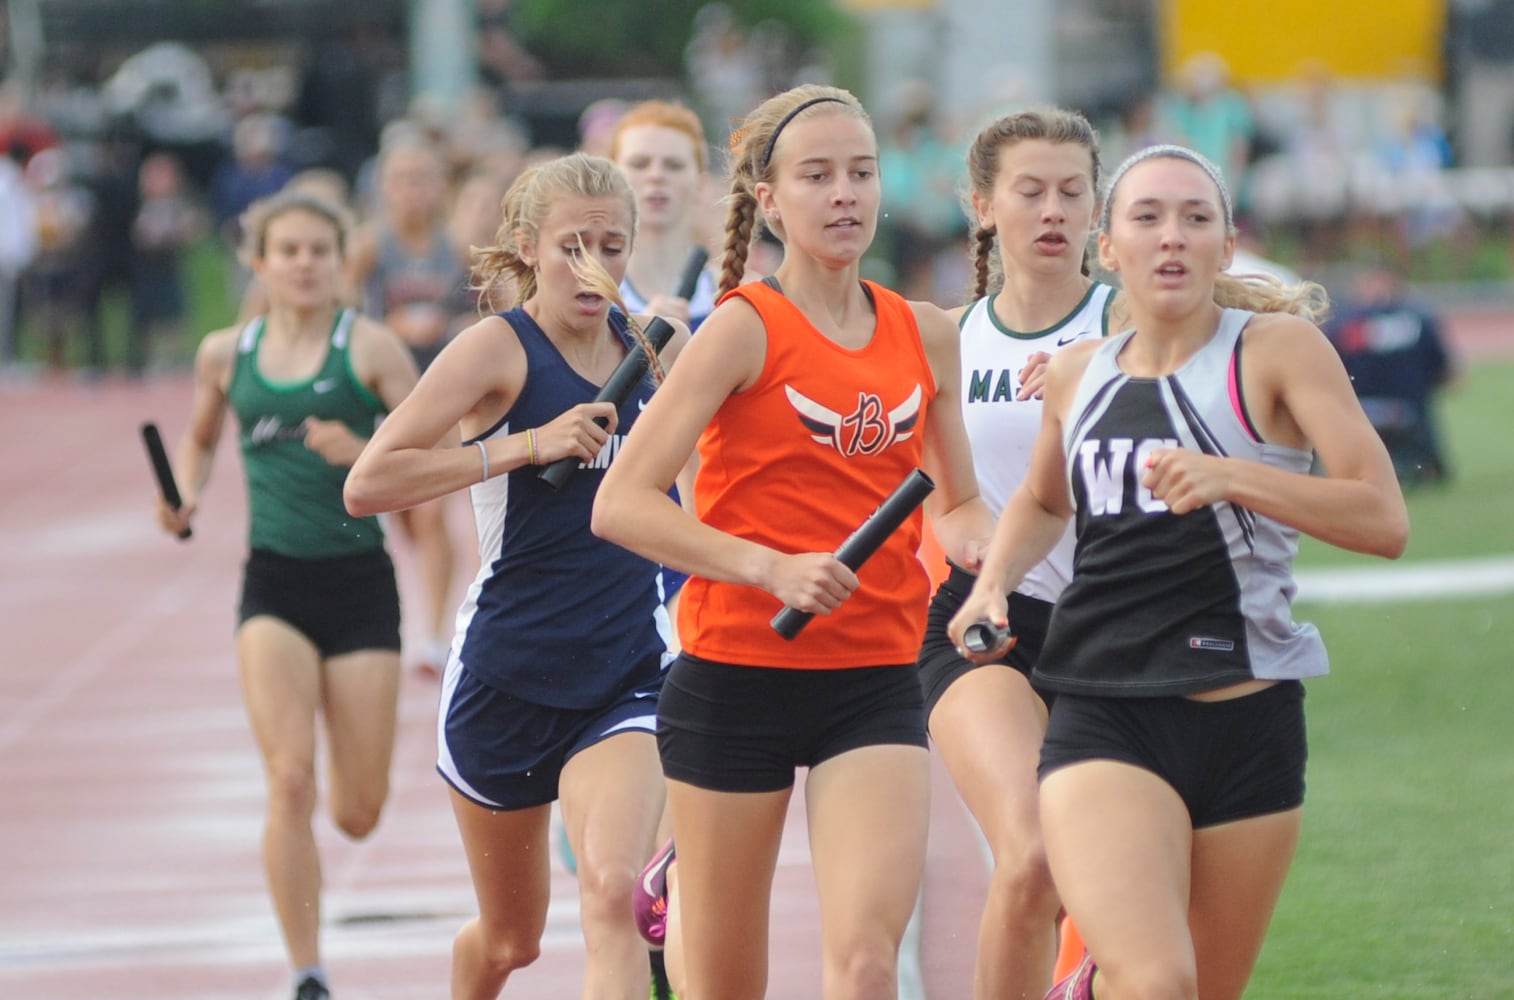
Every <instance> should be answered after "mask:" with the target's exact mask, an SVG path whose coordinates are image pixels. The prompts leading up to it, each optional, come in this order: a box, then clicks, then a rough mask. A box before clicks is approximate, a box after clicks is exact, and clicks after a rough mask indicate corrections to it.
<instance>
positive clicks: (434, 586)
mask: <svg viewBox="0 0 1514 1000" xmlns="http://www.w3.org/2000/svg"><path fill="white" fill-rule="evenodd" d="M444 153H445V149H444V148H443V147H442V146H440V145H438V144H437V143H436V142H435V141H434V140H433V139H432V138H431V134H430V133H428V132H426V131H424V130H422V131H421V132H413V131H400V132H396V133H394V134H393V135H392V136H391V137H390V138H389V139H388V140H386V144H385V145H384V147H383V148H382V149H381V150H380V151H379V156H378V168H377V185H378V191H377V193H378V206H377V212H376V214H375V217H374V218H372V219H371V220H369V221H368V222H367V223H365V224H364V225H363V226H362V227H361V228H360V229H359V230H358V231H357V233H356V234H355V235H354V238H353V244H352V252H351V253H350V254H349V255H348V260H349V261H350V279H349V280H350V281H351V285H352V287H353V289H355V290H356V291H357V292H358V294H359V295H360V296H361V301H362V310H363V312H364V313H365V314H366V315H368V316H371V317H373V318H374V319H377V320H379V321H381V322H382V323H383V324H384V325H385V326H387V327H389V329H391V330H393V331H394V332H395V333H397V334H399V336H400V339H401V340H403V341H404V342H405V343H406V344H407V345H408V346H409V347H410V352H411V354H413V355H414V357H415V362H416V367H417V368H418V369H420V370H421V371H422V372H424V371H425V370H426V368H427V367H428V366H429V365H430V363H431V362H432V361H433V360H435V358H436V356H437V355H438V354H440V353H441V351H442V349H443V348H444V347H446V345H447V344H448V342H450V341H451V339H452V338H453V337H454V336H456V335H457V333H459V332H460V331H461V330H462V328H463V327H465V326H467V325H469V324H471V323H473V322H475V321H476V320H477V319H478V311H477V299H476V297H475V296H474V295H472V294H471V293H470V292H469V290H468V274H467V265H466V262H465V261H464V259H463V258H462V256H461V255H460V254H459V253H458V251H457V247H456V245H455V244H454V242H453V239H452V235H451V233H450V232H449V231H448V226H447V223H448V218H447V194H448V186H449V185H448V181H449V177H448V171H447V163H446V161H445V160H444V158H443V157H444ZM456 499H457V498H456V497H455V496H441V497H438V498H437V499H435V500H431V501H428V502H426V503H423V504H419V505H417V506H414V507H411V508H409V509H408V510H404V511H401V512H400V513H398V514H396V515H395V523H396V524H397V525H398V526H399V528H400V530H401V532H402V534H403V535H404V537H405V538H406V539H407V540H408V541H409V542H410V543H411V544H412V545H414V546H415V551H416V555H417V557H418V566H417V569H418V571H419V573H420V577H421V590H422V593H421V600H422V605H421V608H420V613H419V614H417V615H413V616H410V617H411V619H412V620H411V621H410V622H408V623H407V625H408V627H407V629H406V631H407V633H409V635H408V636H407V643H406V653H405V659H406V661H407V663H408V664H409V665H410V666H412V667H414V668H416V669H419V670H421V671H423V672H425V673H428V674H432V675H435V676H440V675H441V670H442V668H443V667H444V666H446V663H447V650H448V647H449V646H450V645H451V643H452V619H453V616H454V615H455V614H456V613H457V604H456V602H455V601H454V600H453V599H452V582H453V577H454V570H455V568H456V564H457V554H456V550H455V547H454V545H453V541H452V536H451V532H450V530H449V529H448V526H447V515H446V512H447V507H448V505H449V504H450V503H451V502H452V501H454V500H456Z"/></svg>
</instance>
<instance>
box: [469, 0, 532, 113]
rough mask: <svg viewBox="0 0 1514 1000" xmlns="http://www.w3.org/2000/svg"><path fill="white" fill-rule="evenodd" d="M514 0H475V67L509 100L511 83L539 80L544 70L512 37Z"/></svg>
mask: <svg viewBox="0 0 1514 1000" xmlns="http://www.w3.org/2000/svg"><path fill="white" fill-rule="evenodd" d="M514 8H515V0H478V70H479V74H480V75H481V76H482V77H483V79H484V82H485V83H487V84H488V85H490V86H491V87H492V88H494V89H495V90H496V91H498V93H499V94H500V96H501V97H504V98H505V99H506V105H507V106H508V103H509V96H510V87H511V84H514V83H519V82H521V81H523V80H540V79H542V78H543V77H544V76H545V75H546V73H545V71H544V70H543V69H542V65H541V62H540V61H539V60H537V58H536V57H535V56H533V55H532V54H531V53H530V52H528V51H526V47H525V46H524V45H522V44H521V43H520V42H519V40H518V39H517V37H516V31H515V25H514Z"/></svg>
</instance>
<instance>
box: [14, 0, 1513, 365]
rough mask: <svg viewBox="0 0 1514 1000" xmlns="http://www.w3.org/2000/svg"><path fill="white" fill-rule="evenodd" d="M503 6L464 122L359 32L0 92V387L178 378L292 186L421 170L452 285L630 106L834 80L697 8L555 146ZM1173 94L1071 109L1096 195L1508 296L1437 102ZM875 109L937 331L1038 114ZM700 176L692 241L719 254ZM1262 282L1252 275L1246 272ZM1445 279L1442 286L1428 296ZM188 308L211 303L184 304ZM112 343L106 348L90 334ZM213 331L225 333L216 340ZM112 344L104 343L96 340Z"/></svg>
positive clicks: (1263, 252) (1319, 87)
mask: <svg viewBox="0 0 1514 1000" xmlns="http://www.w3.org/2000/svg"><path fill="white" fill-rule="evenodd" d="M509 7H510V5H509V4H508V3H494V2H483V3H481V4H480V6H479V15H480V22H479V24H478V25H477V32H476V38H477V52H476V53H475V55H476V58H477V65H478V68H479V79H480V83H479V85H478V86H477V87H476V88H475V89H474V90H473V91H472V92H471V93H470V94H469V95H468V97H467V98H466V99H465V100H464V101H463V102H462V104H461V106H460V107H455V106H454V107H446V108H444V107H442V106H440V105H439V104H437V103H436V102H435V101H432V100H428V99H427V98H425V97H420V98H415V97H412V96H411V94H410V91H411V89H412V88H411V86H410V82H409V81H408V79H407V75H406V73H407V59H406V52H405V50H404V42H403V39H402V38H398V39H397V38H395V37H393V36H392V35H385V34H383V33H376V32H371V31H364V30H362V29H361V28H359V29H354V30H352V31H350V32H347V33H345V34H343V35H341V36H340V37H337V36H335V35H333V36H332V37H330V38H327V39H324V40H323V41H322V42H321V43H320V44H314V45H310V46H307V47H306V48H305V49H304V50H303V51H304V55H303V56H302V57H301V58H298V59H293V60H290V61H287V62H283V63H271V64H270V63H266V62H265V63H263V64H259V65H256V66H246V67H239V68H235V69H233V70H230V71H228V72H224V73H220V74H218V73H217V72H216V71H215V70H213V68H212V66H211V65H210V64H209V63H208V62H207V60H206V59H204V58H202V57H201V56H200V55H198V54H197V53H196V52H195V51H194V50H193V49H191V48H190V47H188V46H186V45H183V44H178V43H174V42H162V43H158V44H153V45H150V46H148V47H147V48H145V49H143V50H141V51H139V52H136V53H135V54H133V55H132V56H131V57H130V58H127V59H126V60H125V61H124V62H120V63H119V65H116V66H114V67H112V68H110V71H109V72H108V73H105V74H103V75H102V76H101V78H100V79H98V80H92V81H91V80H80V79H78V78H76V77H73V78H64V77H60V78H48V77H46V76H44V77H43V78H42V79H41V80H40V81H39V82H38V84H37V85H36V86H35V87H32V88H25V87H23V86H21V85H20V84H19V83H18V82H17V81H16V80H15V79H14V78H13V79H11V80H8V81H7V82H6V83H4V84H3V85H0V150H3V151H4V152H5V153H7V154H8V155H7V156H6V157H0V219H4V223H3V224H0V367H3V368H4V369H6V370H8V371H9V372H11V373H13V374H14V373H16V372H35V371H38V370H41V371H58V372H61V371H68V370H71V371H75V372H82V373H85V374H87V375H89V376H91V377H94V376H99V375H101V374H104V373H106V372H109V371H113V370H114V371H121V372H125V373H129V374H130V375H133V376H140V375H142V374H144V373H146V372H149V371H152V370H156V369H162V368H174V367H183V366H184V365H186V364H187V363H188V360H189V359H190V357H191V356H192V352H193V346H194V342H195V341H197V340H198V338H199V337H200V336H201V335H203V334H204V333H205V332H206V330H205V329H198V328H195V329H191V328H189V326H190V324H193V323H196V322H198V323H199V324H200V325H204V319H205V318H204V317H197V316H195V315H194V314H193V312H192V310H191V309H190V308H189V303H190V300H191V298H193V297H194V296H195V295H197V294H202V290H197V289H196V288H191V287H187V285H188V283H190V282H191V281H199V282H203V281H205V280H208V279H207V278H206V276H205V274H204V273H203V268H202V269H201V271H198V272H196V275H197V276H196V277H194V278H193V279H191V278H189V277H187V276H186V260H187V258H188V256H189V255H191V254H196V253H198V254H201V255H202V256H203V255H204V254H205V253H207V248H213V249H214V252H215V253H216V255H217V259H218V264H217V266H216V268H214V269H213V274H212V277H213V278H214V279H219V280H221V281H224V282H225V291H224V296H213V298H215V299H216V300H217V301H222V300H224V301H226V302H229V303H231V304H232V307H233V308H234V307H235V305H236V303H238V302H239V301H240V300H241V297H242V295H243V291H244V288H243V286H244V282H245V275H244V274H243V272H242V271H241V269H240V266H239V265H238V264H237V262H236V259H235V253H234V248H235V246H236V240H237V235H238V231H237V218H238V216H239V214H240V213H241V212H242V211H243V210H244V209H245V208H246V207H247V206H248V205H249V204H250V203H251V202H253V201H254V200H256V199H257V198H260V197H262V196H265V195H268V194H271V193H273V192H275V191H277V190H279V189H280V188H282V187H283V186H284V185H286V184H289V183H291V182H294V181H299V182H301V183H312V184H317V185H320V187H321V190H323V191H325V192H327V193H328V194H329V195H330V196H331V197H333V198H337V199H340V200H341V201H342V202H344V203H345V205H346V206H347V207H348V208H349V209H350V211H351V212H352V213H353V215H354V216H355V217H356V218H357V219H359V220H366V221H368V222H369V223H374V224H377V223H379V222H381V221H382V215H383V213H384V212H385V211H390V210H392V209H386V207H385V202H384V199H383V198H382V197H381V191H380V187H381V185H380V184H379V182H378V180H377V170H376V167H375V165H376V164H377V163H378V162H379V159H380V154H381V151H382V150H383V149H384V148H385V147H386V146H392V145H394V144H396V143H406V144H410V145H415V144H416V143H415V142H414V140H416V139H420V143H419V145H422V146H424V147H426V148H429V149H430V150H432V151H434V154H435V155H434V160H435V168H436V171H435V177H434V181H431V180H426V181H423V186H424V185H425V184H430V187H428V188H427V189H426V190H425V191H424V192H423V193H422V194H420V195H418V196H417V197H420V198H421V200H422V201H423V202H424V207H423V209H422V210H423V211H424V212H426V213H429V214H430V215H432V216H433V217H434V221H435V224H436V225H438V226H445V228H446V230H447V232H448V233H449V234H450V235H449V238H450V239H451V240H452V241H453V244H454V250H455V252H456V253H457V254H458V255H459V257H460V258H461V259H463V260H466V257H467V253H468V248H469V247H470V246H475V245H481V244H483V243H485V242H489V241H491V240H492V237H493V227H494V225H495V224H496V220H497V215H498V212H497V206H498V200H499V196H500V195H501V194H502V193H503V191H504V190H505V188H506V187H507V186H508V184H509V183H510V181H511V180H512V179H513V178H514V177H515V176H517V175H518V174H519V172H520V171H521V170H522V169H523V168H525V167H526V166H527V165H528V164H530V163H531V162H533V160H535V159H537V158H539V157H546V156H552V155H556V154H558V153H560V152H563V151H564V150H565V148H567V147H568V146H570V145H573V144H577V145H578V146H579V147H580V148H584V149H588V150H591V151H598V152H602V151H603V148H602V144H603V143H604V141H605V140H606V137H607V136H608V134H609V131H610V129H611V128H612V127H613V125H614V122H615V121H616V118H617V116H618V114H619V113H621V112H622V111H623V110H624V109H625V108H626V107H627V106H629V103H630V102H631V99H632V98H633V97H635V96H657V97H664V98H671V99H674V100H680V101H683V102H685V103H688V104H689V105H690V106H692V107H693V108H694V109H695V110H696V111H697V112H698V113H699V114H700V117H701V119H702V120H703V121H704V123H705V127H706V130H707V134H708V135H709V136H710V138H711V140H712V144H713V145H715V146H717V147H719V146H720V145H722V144H723V142H724V139H725V137H726V135H727V134H728V132H729V130H730V128H731V127H732V124H733V123H734V122H736V121H739V118H740V115H741V114H742V113H743V112H744V111H745V110H748V109H750V108H751V107H753V106H755V105H756V104H757V103H758V102H759V101H760V100H761V99H762V98H763V97H765V96H766V95H768V94H770V93H773V92H776V91H777V90H780V89H783V88H786V87H788V86H791V85H793V84H795V83H798V82H805V81H825V82H844V81H836V80H835V79H834V72H833V69H832V66H831V61H830V60H829V59H828V58H827V56H826V55H825V54H824V53H823V52H819V51H815V50H807V49H804V48H803V47H800V46H796V45H794V44H793V39H792V38H788V37H785V35H784V34H783V32H782V31H781V30H780V31H775V30H773V27H772V26H771V25H765V26H761V27H758V28H751V27H747V26H744V25H742V24H741V23H740V22H739V21H738V20H737V19H736V18H735V17H734V16H733V15H732V13H731V11H730V10H729V9H727V8H726V7H724V6H723V5H721V4H710V5H708V6H707V7H706V8H704V9H703V10H701V11H700V13H699V14H698V15H697V17H696V18H695V20H694V22H693V24H692V31H691V38H690V41H689V43H688V45H687V48H686V50H685V52H684V59H683V65H682V66H681V67H679V68H678V71H677V72H676V73H674V74H672V75H671V76H670V77H669V78H668V79H667V80H666V81H663V82H662V83H660V84H658V85H656V86H654V87H652V91H655V92H647V93H638V94H632V93H631V92H630V91H629V89H628V90H626V92H625V93H623V94H615V93H611V94H607V95H604V96H596V95H594V94H592V93H587V94H584V93H582V92H579V93H580V94H581V100H580V102H579V103H580V104H581V106H578V107H574V108H573V109H572V110H573V112H574V116H573V119H572V121H573V124H574V126H575V128H574V129H573V130H572V131H571V132H566V131H564V130H563V129H553V128H549V127H547V126H546V123H544V121H543V120H542V119H541V118H540V117H539V116H538V117H536V118H534V119H533V118H532V117H530V116H527V115H523V114H521V113H519V107H518V106H519V103H520V102H519V95H520V94H521V93H522V92H523V88H528V87H530V86H531V85H532V84H533V82H535V81H539V80H540V79H541V77H542V75H543V68H542V66H541V64H540V63H539V62H538V61H537V60H536V59H535V58H534V57H533V54H532V53H531V51H530V50H529V49H528V48H527V47H525V46H523V45H522V44H520V42H519V41H518V39H517V38H516V37H515V36H514V35H513V34H512V32H511V30H510V27H511V26H510V21H509V17H508V9H509ZM1168 77H1169V78H1168V79H1165V80H1162V81H1160V82H1158V83H1155V84H1153V85H1152V86H1151V87H1149V88H1144V89H1141V90H1138V91H1137V92H1132V93H1128V94H1125V95H1123V96H1122V99H1121V100H1120V101H1119V102H1118V103H1117V104H1114V105H1112V106H1109V107H1103V108H1083V109H1081V110H1083V111H1085V113H1087V114H1089V116H1090V117H1091V118H1093V119H1095V121H1096V124H1097V125H1098V126H1099V129H1100V135H1101V142H1102V146H1103V160H1104V162H1105V165H1106V169H1107V168H1109V167H1112V166H1113V165H1114V164H1115V163H1117V162H1118V161H1119V160H1120V159H1121V158H1122V157H1124V156H1125V155H1126V154H1128V153H1130V152H1132V151H1134V150H1135V149H1138V148H1140V147H1141V146H1143V145H1146V144H1150V143H1154V142H1179V143H1183V144H1186V145H1189V146H1192V147H1194V148H1196V149H1198V150H1199V151H1201V152H1203V153H1204V154H1206V155H1207V156H1209V157H1210V158H1211V159H1213V160H1214V161H1215V162H1216V163H1218V164H1220V165H1221V166H1222V168H1223V169H1224V171H1225V173H1226V174H1227V179H1228V180H1229V182H1230V184H1231V186H1232V188H1233V190H1235V191H1237V192H1238V206H1237V207H1238V219H1239V222H1240V224H1241V229H1242V245H1243V247H1244V248H1246V250H1248V251H1249V252H1251V253H1253V254H1255V255H1256V256H1255V258H1254V259H1255V260H1258V261H1263V262H1265V261H1268V260H1270V261H1271V262H1272V264H1273V265H1275V266H1277V267H1278V268H1279V269H1280V271H1281V272H1282V273H1294V274H1298V273H1302V274H1305V275H1307V276H1309V277H1312V278H1316V279H1317V280H1322V281H1325V283H1326V284H1327V285H1332V286H1334V287H1333V290H1334V289H1341V290H1347V289H1349V283H1348V281H1347V280H1346V279H1347V278H1348V277H1349V275H1348V274H1346V273H1345V272H1344V271H1342V270H1341V269H1342V268H1352V267H1355V266H1356V265H1358V264H1361V265H1371V266H1373V267H1378V268H1380V267H1383V266H1388V267H1391V268H1392V269H1393V270H1394V271H1395V272H1396V273H1398V274H1400V275H1402V276H1404V277H1406V278H1409V279H1416V278H1428V277H1438V278H1473V279H1476V278H1488V279H1495V280H1499V279H1504V278H1507V277H1508V273H1507V272H1508V251H1509V245H1508V244H1509V241H1508V236H1507V234H1508V232H1509V227H1508V222H1509V213H1510V211H1511V207H1514V172H1511V171H1510V170H1509V169H1508V168H1507V167H1501V168H1499V167H1493V168H1489V167H1483V168H1475V169H1472V168H1463V167H1460V166H1459V165H1458V163H1457V159H1456V155H1455V153H1454V152H1453V146H1452V143H1451V142H1450V141H1449V139H1448V135H1447V128H1446V106H1445V96H1444V94H1443V93H1442V91H1441V90H1439V89H1438V88H1437V87H1436V86H1435V85H1434V84H1433V83H1431V82H1429V81H1425V80H1422V79H1413V78H1406V79H1404V80H1401V81H1393V82H1387V83H1377V84H1373V85H1370V86H1366V85H1362V84H1360V83H1355V82H1347V81H1343V80H1339V79H1337V78H1335V77H1334V76H1332V74H1331V73H1330V71H1329V70H1328V69H1326V68H1325V67H1324V66H1315V67H1309V68H1306V69H1305V70H1304V71H1302V72H1301V73H1300V74H1299V75H1298V76H1297V78H1296V80H1294V81H1293V82H1292V83H1290V84H1289V85H1288V86H1284V87H1275V88H1271V89H1270V90H1269V91H1268V92H1267V93H1265V94H1262V93H1253V92H1249V91H1248V90H1246V89H1243V88H1242V87H1241V86H1239V85H1238V84H1237V83H1236V82H1235V81H1233V80H1232V79H1231V75H1230V71H1229V67H1228V66H1227V63H1226V60H1225V59H1224V58H1223V57H1222V56H1220V55H1216V54H1213V53H1200V54H1197V55H1194V56H1192V57H1190V58H1188V59H1187V60H1186V61H1185V62H1183V63H1182V64H1181V65H1180V66H1178V67H1177V69H1176V70H1175V71H1174V72H1172V73H1170V74H1168ZM863 96H864V99H865V100H867V101H868V103H869V105H870V106H871V107H873V108H874V114H875V117H876V119H877V125H878V134H879V137H880V140H881V143H882V148H881V150H880V157H881V176H882V180H883V184H884V193H883V204H884V215H883V218H882V219H881V221H880V226H881V233H880V239H879V240H878V241H877V243H876V249H875V255H876V259H873V260H870V261H869V267H870V268H871V270H872V274H871V275H870V276H872V277H876V278H877V279H879V280H881V281H884V282H886V283H888V284H890V285H893V286H894V287H896V288H898V289H899V290H900V291H902V292H903V293H905V294H906V295H908V296H910V297H914V298H923V299H930V300H933V301H936V302H937V303H939V304H942V305H947V306H949V305H953V304H956V303H958V302H960V301H961V300H962V297H963V296H964V294H965V292H966V289H967V285H968V274H967V257H966V254H965V252H964V248H965V246H966V237H967V234H968V228H967V216H966V215H965V214H964V208H963V174H964V153H965V144H966V139H967V137H968V136H970V135H971V134H972V132H973V131H974V130H975V129H976V128H977V127H978V125H979V124H980V122H979V121H978V120H977V119H978V117H981V115H983V114H984V113H991V114H1000V113H1003V112H1004V111H1005V110H1008V108H1007V105H1009V104H1013V103H1017V102H1018V103H1024V104H1032V103H1036V95H1032V94H1013V93H1008V94H1002V95H995V101H996V102H997V106H994V107H991V108H981V107H980V108H972V109H957V108H953V107H946V106H943V102H942V101H941V100H940V99H939V97H938V95H937V94H936V93H935V91H934V90H933V87H932V86H931V84H930V83H928V82H926V81H924V80H919V79H909V78H905V79H899V80H896V81H895V82H894V84H893V87H892V89H891V92H889V93H882V94H876V95H863ZM722 161H723V158H722V157H721V156H720V149H718V148H717V149H714V150H712V155H711V157H710V163H711V171H712V173H711V176H710V177H709V178H708V181H707V185H706V187H707V191H708V199H707V201H708V206H709V211H708V217H709V219H708V227H707V228H708V231H709V233H710V234H712V237H713V236H714V234H717V233H718V232H719V230H720V223H721V208H720V196H721V194H722V193H723V188H724V184H723V182H722V181H721V180H720V178H719V176H718V173H719V171H720V169H721V167H722ZM1258 266H1262V265H1260V264H1259V265H1258ZM1437 269H1438V273H1436V274H1430V273H1428V272H1430V271H1434V270H1437ZM202 297H203V296H202ZM113 308H114V309H115V310H116V314H117V316H119V315H120V314H121V313H124V314H125V315H126V316H127V317H128V318H127V320H126V321H125V323H124V326H125V328H126V332H125V335H124V337H123V336H121V335H120V334H117V335H115V336H114V337H107V335H106V332H105V331H106V327H107V326H108V325H109V324H108V323H107V320H106V317H107V314H109V313H110V312H111V310H112V309H113ZM209 319H210V320H211V321H213V322H214V323H215V324H216V325H225V324H227V323H230V322H232V321H233V320H234V319H235V313H234V312H231V313H229V314H227V315H224V316H212V317H209ZM114 322H115V323H116V324H117V325H118V326H120V325H123V324H121V322H120V320H119V319H117V320H115V321H114Z"/></svg>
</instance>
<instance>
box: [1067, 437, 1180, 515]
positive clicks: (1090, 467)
mask: <svg viewBox="0 0 1514 1000" xmlns="http://www.w3.org/2000/svg"><path fill="white" fill-rule="evenodd" d="M1177 446H1178V442H1177V440H1176V439H1175V438H1142V439H1141V440H1140V441H1139V442H1138V441H1136V440H1134V439H1133V438H1120V437H1116V438H1108V439H1107V440H1101V439H1099V438H1088V439H1086V440H1085V441H1083V443H1082V444H1081V445H1079V446H1078V469H1079V472H1080V473H1081V474H1082V478H1083V488H1084V490H1085V491H1086V492H1087V497H1088V514H1089V516H1090V517H1114V516H1117V515H1119V514H1120V513H1121V512H1122V511H1123V510H1124V508H1125V498H1126V496H1127V495H1131V496H1132V501H1133V502H1134V503H1135V505H1136V506H1137V507H1138V508H1139V509H1140V510H1141V511H1142V512H1143V513H1146V514H1160V513H1163V512H1164V511H1166V510H1167V504H1166V503H1164V502H1163V501H1161V500H1158V499H1157V498H1156V497H1154V496H1152V494H1151V491H1150V490H1149V489H1147V488H1146V487H1145V486H1143V485H1141V474H1142V472H1143V471H1144V470H1145V468H1146V463H1147V461H1148V460H1149V459H1150V457H1151V453H1152V452H1153V451H1155V450H1156V449H1158V448H1176V447H1177Z"/></svg>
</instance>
